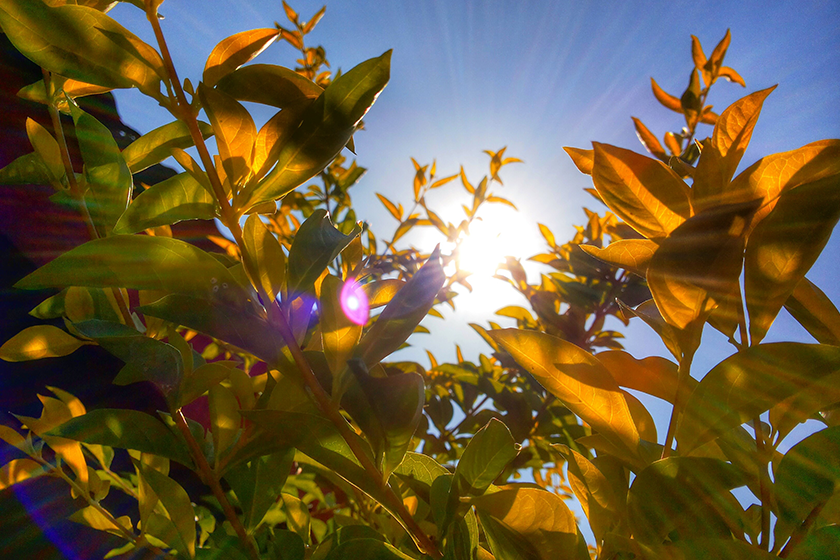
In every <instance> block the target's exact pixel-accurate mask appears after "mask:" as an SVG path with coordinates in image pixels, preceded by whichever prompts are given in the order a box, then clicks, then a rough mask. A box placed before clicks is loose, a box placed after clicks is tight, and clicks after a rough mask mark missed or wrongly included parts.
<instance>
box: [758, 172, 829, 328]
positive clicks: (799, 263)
mask: <svg viewBox="0 0 840 560" xmlns="http://www.w3.org/2000/svg"><path fill="white" fill-rule="evenodd" d="M838 219H840V174H835V175H831V176H828V177H825V178H823V179H819V180H816V181H814V182H810V183H806V184H804V185H801V186H799V187H796V188H795V189H790V190H786V191H785V192H783V193H782V195H781V196H780V197H779V200H778V202H777V203H776V206H775V208H774V209H773V211H772V212H770V214H768V215H767V217H765V218H764V219H763V220H761V222H759V223H758V225H757V226H756V228H755V229H754V230H753V232H752V234H751V235H750V238H749V242H748V243H747V249H746V254H745V257H744V259H745V260H744V267H745V271H744V292H745V296H746V304H747V311H748V312H749V317H750V341H751V343H752V344H757V343H758V342H760V341H761V340H762V339H763V338H764V336H765V335H766V334H767V330H768V329H769V328H770V325H771V324H772V323H773V320H774V319H775V318H776V315H777V314H778V313H779V310H780V309H781V308H782V306H783V305H784V303H785V301H787V299H788V297H789V296H790V294H791V293H793V290H794V289H795V288H796V285H797V284H798V283H799V282H800V281H801V280H802V279H803V278H804V277H805V274H806V273H807V272H808V270H809V269H810V268H811V266H812V265H813V264H814V262H816V260H817V257H819V255H820V253H821V252H822V250H823V248H824V247H825V245H826V243H828V239H829V238H830V237H831V232H832V231H833V230H834V226H835V224H836V223H837V221H838Z"/></svg>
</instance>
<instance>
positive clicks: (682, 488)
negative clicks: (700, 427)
mask: <svg viewBox="0 0 840 560" xmlns="http://www.w3.org/2000/svg"><path fill="white" fill-rule="evenodd" d="M746 482H747V478H746V476H745V474H744V473H743V472H742V471H740V470H739V469H737V468H736V467H734V466H732V465H730V464H729V463H725V462H723V461H721V460H719V459H711V458H707V457H669V458H667V459H662V460H660V461H656V462H655V463H653V464H651V465H650V466H648V467H647V468H646V469H644V470H643V471H641V472H640V473H639V474H638V475H637V476H636V479H635V480H634V481H633V485H632V486H631V487H630V492H629V493H628V496H627V518H628V520H629V521H630V526H631V529H632V531H633V536H634V537H635V538H636V539H638V540H639V541H641V542H642V543H646V544H654V545H659V544H661V543H662V540H663V538H664V537H665V535H667V534H668V533H669V532H670V531H672V530H673V529H678V530H681V532H680V535H681V537H683V538H685V537H687V536H688V534H691V533H694V534H697V535H698V536H709V535H713V534H716V533H719V532H721V530H722V529H724V530H725V529H727V527H728V525H729V521H730V520H731V519H732V517H734V516H735V514H736V510H737V512H741V508H740V506H739V505H738V502H737V501H735V502H734V504H733V501H732V500H731V498H732V496H731V494H729V490H731V489H732V488H738V487H740V486H744V485H745V484H746ZM689 531H690V532H689ZM727 536H728V533H727Z"/></svg>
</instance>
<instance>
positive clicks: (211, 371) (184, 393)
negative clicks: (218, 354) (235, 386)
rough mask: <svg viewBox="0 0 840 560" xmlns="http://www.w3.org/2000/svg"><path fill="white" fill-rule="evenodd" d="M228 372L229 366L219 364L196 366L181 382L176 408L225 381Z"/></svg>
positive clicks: (229, 370)
mask: <svg viewBox="0 0 840 560" xmlns="http://www.w3.org/2000/svg"><path fill="white" fill-rule="evenodd" d="M230 372H231V368H230V367H229V366H227V365H224V364H222V363H219V362H212V363H209V364H203V365H201V366H198V367H197V368H195V370H194V371H193V372H192V373H191V374H189V375H188V376H185V377H184V380H183V381H182V382H181V388H180V389H179V391H178V402H177V404H176V405H175V406H176V408H181V407H182V406H185V405H188V404H190V403H191V402H193V401H194V400H196V399H197V398H198V397H200V396H201V395H203V394H204V393H206V392H207V391H208V390H210V388H211V387H213V386H214V385H216V384H218V383H220V382H222V381H224V380H225V379H227V378H228V376H229V375H230Z"/></svg>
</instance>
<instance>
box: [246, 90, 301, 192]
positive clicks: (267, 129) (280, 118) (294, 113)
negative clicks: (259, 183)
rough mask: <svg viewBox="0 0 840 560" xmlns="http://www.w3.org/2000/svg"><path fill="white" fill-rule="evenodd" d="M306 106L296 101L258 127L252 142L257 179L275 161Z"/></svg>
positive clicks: (263, 174) (295, 127)
mask: <svg viewBox="0 0 840 560" xmlns="http://www.w3.org/2000/svg"><path fill="white" fill-rule="evenodd" d="M307 106H308V105H307V103H298V104H297V105H293V106H290V107H286V108H285V109H283V110H282V111H280V112H278V113H277V114H276V115H274V116H273V117H271V118H270V119H268V121H267V122H266V123H265V124H264V125H263V126H262V128H260V131H259V132H258V133H257V139H256V141H255V142H254V173H255V174H256V177H257V179H262V178H263V177H264V176H265V174H266V173H268V172H269V170H270V169H271V167H272V166H273V165H274V164H275V163H277V156H279V155H280V150H282V149H283V146H284V145H285V144H286V141H287V140H288V139H289V138H290V137H291V135H292V133H294V131H295V130H296V129H297V127H298V125H299V124H300V120H301V118H303V111H304V109H306V107H307Z"/></svg>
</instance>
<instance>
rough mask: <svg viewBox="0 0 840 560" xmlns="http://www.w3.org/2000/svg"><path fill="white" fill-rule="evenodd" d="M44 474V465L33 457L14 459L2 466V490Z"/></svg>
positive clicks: (0, 478)
mask: <svg viewBox="0 0 840 560" xmlns="http://www.w3.org/2000/svg"><path fill="white" fill-rule="evenodd" d="M42 474H46V473H45V471H44V467H43V466H41V464H39V463H36V462H35V461H33V460H32V459H12V460H11V461H9V462H8V463H6V464H5V465H3V466H2V467H0V490H5V489H6V488H8V487H9V486H12V485H14V484H17V483H18V482H23V481H24V480H29V479H30V478H35V477H38V476H41V475H42Z"/></svg>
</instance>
